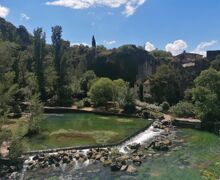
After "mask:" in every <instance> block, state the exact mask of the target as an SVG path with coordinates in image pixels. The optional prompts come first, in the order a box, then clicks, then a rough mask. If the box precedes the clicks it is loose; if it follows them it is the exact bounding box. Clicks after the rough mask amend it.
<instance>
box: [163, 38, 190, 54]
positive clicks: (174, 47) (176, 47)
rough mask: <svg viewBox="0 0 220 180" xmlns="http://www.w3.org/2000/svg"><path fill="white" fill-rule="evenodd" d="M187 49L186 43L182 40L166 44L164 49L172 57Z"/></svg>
mask: <svg viewBox="0 0 220 180" xmlns="http://www.w3.org/2000/svg"><path fill="white" fill-rule="evenodd" d="M187 47H188V45H187V43H186V42H185V41H183V40H176V41H174V42H173V43H168V44H167V45H166V47H165V49H166V51H169V52H171V53H172V54H173V55H178V54H180V53H182V52H183V51H184V50H185V49H186V48H187Z"/></svg>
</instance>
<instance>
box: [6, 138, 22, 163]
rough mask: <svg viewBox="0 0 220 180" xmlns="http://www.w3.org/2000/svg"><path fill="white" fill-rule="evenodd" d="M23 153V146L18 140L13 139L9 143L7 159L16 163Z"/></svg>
mask: <svg viewBox="0 0 220 180" xmlns="http://www.w3.org/2000/svg"><path fill="white" fill-rule="evenodd" d="M23 152H24V146H23V144H22V142H21V141H20V139H16V138H14V139H13V140H12V142H11V145H10V149H9V158H10V160H11V161H13V162H16V161H18V160H19V158H20V157H21V155H22V154H23Z"/></svg>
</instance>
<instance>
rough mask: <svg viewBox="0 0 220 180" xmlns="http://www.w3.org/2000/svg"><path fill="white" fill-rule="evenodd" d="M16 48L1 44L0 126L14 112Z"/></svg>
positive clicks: (13, 45)
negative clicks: (12, 105) (12, 104)
mask: <svg viewBox="0 0 220 180" xmlns="http://www.w3.org/2000/svg"><path fill="white" fill-rule="evenodd" d="M16 47H17V46H16V45H15V44H14V43H9V42H0V126H1V125H3V124H4V123H5V122H6V121H7V119H8V115H9V112H10V111H11V110H12V108H11V103H12V102H13V101H14V95H15V93H16V92H17V90H18V86H17V84H16V83H15V72H14V71H13V68H12V67H13V64H14V60H15V58H16V56H15V50H16V49H17V48H16Z"/></svg>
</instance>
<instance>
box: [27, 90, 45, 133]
mask: <svg viewBox="0 0 220 180" xmlns="http://www.w3.org/2000/svg"><path fill="white" fill-rule="evenodd" d="M29 103H30V104H29V112H30V117H29V120H28V133H27V134H28V135H29V136H31V135H34V134H38V133H39V132H40V122H41V120H42V119H43V105H42V103H41V102H40V100H39V96H38V95H37V94H34V95H32V96H31V98H30V100H29Z"/></svg>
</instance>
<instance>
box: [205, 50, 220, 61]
mask: <svg viewBox="0 0 220 180" xmlns="http://www.w3.org/2000/svg"><path fill="white" fill-rule="evenodd" d="M218 55H220V50H216V51H207V59H208V60H209V61H213V60H215V58H216V57H217V56H218Z"/></svg>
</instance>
